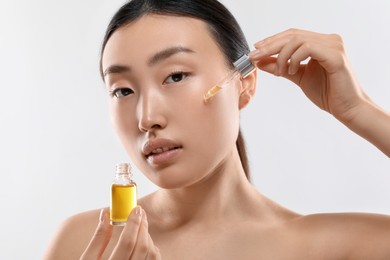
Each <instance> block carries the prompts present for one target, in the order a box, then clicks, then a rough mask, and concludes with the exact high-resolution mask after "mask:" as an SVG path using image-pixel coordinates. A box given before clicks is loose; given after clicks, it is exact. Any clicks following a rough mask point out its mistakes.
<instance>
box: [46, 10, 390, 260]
mask: <svg viewBox="0 0 390 260" xmlns="http://www.w3.org/2000/svg"><path fill="white" fill-rule="evenodd" d="M157 25H158V26H157ZM133 37H136V40H135V39H134V38H133ZM156 39H158V44H150V42H153V43H155V41H156ZM177 44H180V46H184V47H186V48H189V49H191V50H193V51H194V52H192V53H176V54H174V55H172V56H169V57H166V59H165V60H163V61H161V63H157V64H153V65H151V64H150V62H148V61H150V57H153V55H154V54H156V53H158V52H159V51H161V50H162V49H166V48H169V47H172V46H177ZM255 47H256V50H254V51H252V52H251V53H250V58H251V59H252V61H253V62H254V63H255V64H257V66H258V68H259V69H261V70H263V71H266V72H269V73H272V74H275V75H277V76H283V77H286V78H288V79H290V80H292V81H293V82H294V83H296V84H297V85H298V86H299V87H301V89H302V90H303V92H304V93H305V94H306V96H308V98H309V99H310V100H312V101H313V103H315V104H316V105H317V106H319V107H320V108H322V109H324V110H325V111H327V112H329V113H331V114H332V115H334V116H335V117H336V118H337V119H338V120H340V121H341V122H342V123H343V124H345V125H346V126H348V127H349V128H350V129H351V130H353V131H354V132H356V133H358V134H359V135H361V136H362V137H363V138H365V139H367V140H368V141H370V142H372V143H373V144H374V145H376V146H377V147H378V148H379V149H380V150H382V151H383V152H384V153H385V154H386V155H388V156H389V155H390V143H389V140H390V136H389V133H390V129H389V127H390V116H389V114H388V113H387V112H385V111H384V110H383V109H381V108H379V107H378V106H377V105H375V104H374V103H373V102H372V101H371V100H370V99H369V98H368V97H367V95H366V94H365V93H364V91H363V90H362V88H361V87H360V86H359V84H358V83H357V80H356V79H355V76H354V75H353V72H352V71H351V69H350V66H349V64H348V61H347V58H346V56H345V52H344V47H343V44H342V41H341V38H340V37H339V36H337V35H324V34H318V33H313V32H307V31H302V30H296V29H293V30H288V31H286V32H282V33H280V34H277V35H275V36H272V37H270V38H267V39H265V41H262V42H259V43H257V44H256V45H255ZM135 50H136V51H135ZM275 56H276V57H275ZM207 57H208V58H207ZM210 57H213V59H210ZM308 57H309V58H310V61H309V62H308V64H306V65H304V64H303V65H301V64H300V62H301V61H303V60H305V59H306V58H308ZM205 61H207V62H205ZM113 64H122V65H126V66H128V67H131V69H132V70H130V71H126V72H122V73H115V74H113V75H108V76H107V78H105V82H106V85H107V88H108V89H109V90H110V91H112V90H115V89H117V88H120V87H124V86H126V87H129V86H131V89H132V90H133V93H132V94H131V95H128V96H127V95H126V96H121V98H120V99H115V98H112V99H111V101H110V107H111V115H112V120H113V125H114V127H115V129H116V131H117V133H118V135H119V137H120V139H121V141H122V143H123V144H124V146H125V148H126V149H127V152H128V153H129V155H130V156H131V158H132V160H133V161H134V162H135V163H136V164H137V167H138V168H139V169H140V170H141V171H142V172H143V173H144V174H145V176H146V177H148V178H149V179H150V180H151V181H153V182H154V183H156V184H157V185H159V186H160V187H162V188H161V189H160V190H158V191H156V192H154V193H152V194H150V195H148V196H146V197H143V198H141V199H140V200H139V201H138V203H139V205H140V206H138V207H137V208H135V210H133V211H132V213H131V214H130V216H129V219H128V223H127V225H126V226H125V227H124V228H123V227H111V226H110V225H109V213H108V210H107V209H105V210H103V211H100V210H94V211H90V212H85V213H81V214H78V215H76V216H73V217H71V218H69V219H68V220H67V221H65V223H64V224H63V225H62V227H61V228H60V230H59V231H58V233H57V235H56V237H55V238H54V239H53V241H52V244H51V245H50V247H49V250H48V252H47V253H46V255H45V259H56V260H57V259H79V258H80V257H81V259H224V260H226V259H299V260H301V259H390V217H389V216H385V215H376V214H357V213H355V214H354V213H346V214H341V213H339V214H315V215H308V216H303V215H300V214H297V213H295V212H292V211H290V210H288V209H285V208H284V207H282V206H280V205H278V204H277V203H275V202H273V201H271V200H270V199H268V198H266V197H265V196H264V195H262V194H261V193H259V192H258V191H257V190H256V189H255V188H254V187H253V186H252V185H251V184H250V183H249V182H248V180H247V179H246V177H245V175H244V171H243V169H242V166H241V162H240V159H239V155H238V152H237V149H236V147H235V137H236V134H237V131H238V125H239V111H240V109H242V108H243V107H245V106H246V105H247V104H248V103H249V102H250V100H251V98H252V97H253V95H254V93H255V88H256V73H254V74H252V75H251V76H249V77H247V78H245V79H237V80H236V81H234V82H233V83H232V85H233V86H230V87H229V88H224V90H223V91H220V93H218V94H217V95H216V96H215V97H214V98H213V100H212V102H210V103H209V104H204V102H202V97H203V94H204V93H205V92H206V91H207V90H208V89H209V88H210V86H212V85H213V84H215V83H216V82H218V80H219V79H220V78H222V77H223V76H224V75H226V73H228V68H226V65H225V64H226V63H225V61H224V57H223V54H222V52H221V50H220V49H219V47H218V45H217V44H216V43H215V40H214V39H213V38H212V36H211V35H210V33H209V31H208V28H207V26H206V25H205V24H204V23H203V22H201V21H199V20H196V19H193V18H186V17H171V16H160V15H147V16H144V17H142V18H140V19H139V20H137V21H136V22H134V23H131V24H130V25H128V26H126V27H125V28H122V29H120V30H118V31H117V32H115V33H114V35H113V36H112V38H111V39H110V40H109V42H108V44H107V46H106V49H105V52H104V55H103V70H106V68H108V67H109V66H111V65H113ZM164 70H165V71H164ZM162 71H163V72H162ZM172 71H176V72H177V71H184V72H186V73H187V72H188V74H185V75H184V74H183V75H182V74H180V75H181V76H180V75H175V80H173V77H172V76H170V75H171V74H170V73H171V72H172ZM210 71H212V72H213V73H210ZM121 93H122V92H121ZM195 97H199V100H198V99H197V98H195ZM178 98H180V99H178ZM173 100H176V101H177V100H181V101H183V102H182V103H180V107H178V106H179V105H178V104H177V103H179V102H174V101H173ZM209 125H211V128H210V126H209ZM215 132H217V134H215ZM161 137H164V138H170V139H172V140H175V142H177V143H180V145H181V148H180V152H179V153H178V155H177V156H176V157H175V160H174V161H173V163H169V164H164V165H156V164H153V163H152V162H151V161H148V160H147V159H146V158H145V156H144V155H143V154H142V152H141V144H142V142H143V141H145V139H151V138H161ZM146 216H147V217H146Z"/></svg>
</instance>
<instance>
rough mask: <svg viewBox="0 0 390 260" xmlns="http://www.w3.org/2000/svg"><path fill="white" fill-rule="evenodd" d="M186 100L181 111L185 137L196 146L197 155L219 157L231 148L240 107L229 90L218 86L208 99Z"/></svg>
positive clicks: (234, 138) (237, 124) (235, 133)
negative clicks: (218, 90) (212, 96)
mask: <svg viewBox="0 0 390 260" xmlns="http://www.w3.org/2000/svg"><path fill="white" fill-rule="evenodd" d="M195 100H197V99H195V98H193V99H192V101H191V100H190V99H188V100H187V103H186V107H185V108H183V109H182V110H181V111H186V113H183V114H184V115H185V116H184V117H183V118H184V120H183V121H182V123H181V124H182V125H181V128H182V129H185V132H184V134H185V135H186V140H187V141H188V142H190V143H191V144H192V146H193V147H196V148H197V149H196V150H197V152H198V153H199V156H205V157H207V158H210V159H211V158H216V160H218V158H219V159H221V156H224V155H226V153H228V152H230V151H231V149H232V146H233V145H235V141H236V139H237V135H238V129H239V109H238V102H237V101H236V100H235V99H234V95H233V93H232V91H228V89H223V90H221V92H220V93H218V94H217V95H216V96H215V97H214V98H213V99H212V100H211V101H210V102H209V103H207V104H205V103H204V102H203V97H202V96H200V97H199V101H197V102H196V104H194V103H195Z"/></svg>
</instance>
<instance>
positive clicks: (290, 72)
mask: <svg viewBox="0 0 390 260" xmlns="http://www.w3.org/2000/svg"><path fill="white" fill-rule="evenodd" d="M288 74H290V75H293V74H294V70H293V67H292V66H291V65H290V66H289V67H288Z"/></svg>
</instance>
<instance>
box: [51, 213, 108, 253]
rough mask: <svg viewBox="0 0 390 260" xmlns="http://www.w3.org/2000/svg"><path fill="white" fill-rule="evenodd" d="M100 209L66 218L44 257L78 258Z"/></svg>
mask: <svg viewBox="0 0 390 260" xmlns="http://www.w3.org/2000/svg"><path fill="white" fill-rule="evenodd" d="M99 214H100V209H97V210H91V211H87V212H83V213H80V214H77V215H74V216H71V217H69V218H68V219H66V220H65V221H64V222H63V223H62V225H61V226H60V227H59V229H58V231H57V233H56V234H55V236H54V238H53V239H52V241H51V244H50V245H49V248H48V250H47V252H46V255H45V257H44V259H47V260H49V259H59V260H60V259H79V258H80V255H81V254H82V253H83V251H84V250H85V248H86V247H87V245H88V243H89V241H90V239H91V237H92V236H93V234H94V232H95V229H96V226H97V224H98V222H99Z"/></svg>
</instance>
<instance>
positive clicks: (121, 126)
mask: <svg viewBox="0 0 390 260" xmlns="http://www.w3.org/2000/svg"><path fill="white" fill-rule="evenodd" d="M129 111H132V108H131V107H129V106H123V105H121V106H119V105H118V104H115V103H114V102H113V103H112V104H111V105H110V118H111V123H112V126H113V128H114V130H115V132H116V134H117V136H118V137H119V139H120V141H121V143H122V145H123V146H124V147H125V149H126V151H127V153H128V154H129V155H130V156H131V157H132V158H133V157H134V155H135V153H136V152H137V149H139V148H138V147H135V146H136V145H137V143H136V141H135V140H136V138H137V134H138V132H139V131H138V123H137V120H136V117H135V114H133V113H131V112H129ZM140 145H141V144H140Z"/></svg>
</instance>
